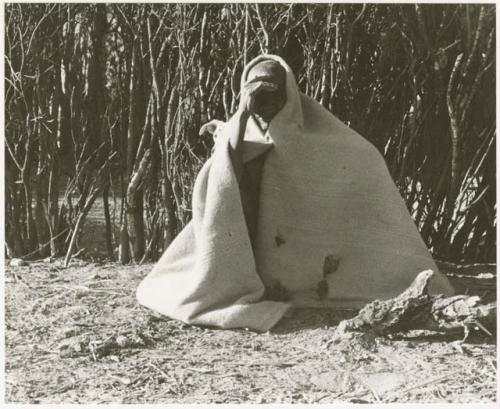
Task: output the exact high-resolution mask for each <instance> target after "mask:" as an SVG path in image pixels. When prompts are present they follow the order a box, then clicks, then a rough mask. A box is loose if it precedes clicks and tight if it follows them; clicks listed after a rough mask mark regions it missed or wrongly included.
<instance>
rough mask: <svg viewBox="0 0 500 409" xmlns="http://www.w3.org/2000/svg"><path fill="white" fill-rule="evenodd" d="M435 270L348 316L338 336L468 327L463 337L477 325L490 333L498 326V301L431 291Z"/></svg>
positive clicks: (465, 328) (423, 274)
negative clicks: (351, 316)
mask: <svg viewBox="0 0 500 409" xmlns="http://www.w3.org/2000/svg"><path fill="white" fill-rule="evenodd" d="M432 275H433V272H432V270H426V271H422V272H421V273H420V274H419V275H418V276H417V277H416V278H415V280H414V281H413V283H412V284H411V285H410V286H409V287H408V288H407V289H406V290H405V291H404V292H403V293H401V294H400V295H398V296H397V297H395V298H391V299H389V300H375V301H373V302H371V303H370V304H368V305H366V306H365V307H363V308H362V309H361V310H360V311H359V313H358V314H357V315H356V316H355V317H353V318H351V319H348V320H344V321H341V322H340V323H339V325H338V326H337V328H336V329H335V334H334V338H335V339H338V338H342V337H345V336H346V335H347V334H348V333H354V332H358V333H359V332H361V333H370V334H372V335H377V336H385V335H388V334H395V333H398V332H405V331H409V330H421V329H425V330H432V331H440V332H456V331H457V330H462V329H463V331H464V338H463V341H465V339H466V338H467V337H468V335H469V331H470V329H471V328H473V327H479V328H481V329H482V330H483V331H485V332H486V333H488V334H489V335H492V334H491V332H490V331H494V330H495V327H496V303H495V302H492V303H489V304H482V303H481V298H480V297H479V296H477V295H475V296H469V295H464V294H460V295H455V296H452V297H444V296H443V295H430V294H428V293H427V287H428V284H429V280H430V278H431V277H432Z"/></svg>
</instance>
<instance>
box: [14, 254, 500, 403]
mask: <svg viewBox="0 0 500 409" xmlns="http://www.w3.org/2000/svg"><path fill="white" fill-rule="evenodd" d="M150 269H151V265H143V266H122V265H119V264H114V263H107V264H102V263H101V264H99V263H92V262H88V261H82V260H75V261H74V262H73V263H72V265H71V267H70V268H68V269H66V270H64V269H62V268H61V262H60V261H56V262H54V263H51V264H49V263H32V264H31V265H30V266H29V267H7V269H6V320H5V322H6V400H7V401H8V402H10V403H63V402H64V403H110V402H113V403H194V402H197V403H216V402H218V403H240V402H245V403H264V402H273V403H274V402H287V403H288V402H294V403H316V402H318V403H332V402H340V401H342V402H468V403H473V402H474V403H476V402H493V401H495V400H496V369H495V368H496V345H495V344H494V343H493V342H494V341H493V340H492V339H487V338H480V337H479V336H478V335H476V336H475V338H472V339H471V340H469V341H468V342H466V343H465V344H464V345H463V347H462V350H460V348H459V347H457V346H456V344H455V343H453V342H452V341H455V340H457V339H459V337H460V335H457V338H456V339H449V338H448V339H445V338H443V337H441V338H440V337H439V336H438V335H432V334H422V333H420V334H417V333H415V334H409V335H408V336H407V337H406V338H400V339H392V340H389V339H376V340H369V339H367V340H366V342H345V343H343V344H339V345H335V346H333V347H332V346H330V347H328V346H327V344H328V341H329V339H330V337H331V334H332V332H333V329H334V326H335V325H336V323H338V322H339V320H340V319H342V318H346V317H349V316H351V315H352V314H353V312H352V311H343V312H334V311H320V310H300V311H295V312H293V313H292V314H291V315H290V316H288V317H286V318H284V319H283V320H282V322H280V323H279V324H278V326H277V327H276V328H275V329H273V330H272V331H270V332H267V333H254V332H249V331H245V330H236V331H227V330H217V329H211V328H199V327H192V326H187V325H184V324H182V323H180V322H177V321H173V320H168V319H163V318H160V317H157V316H155V315H153V314H151V313H150V312H149V311H147V310H146V309H144V308H142V307H140V306H139V305H137V303H136V301H135V288H136V286H137V284H138V282H139V281H140V279H141V278H142V277H143V276H144V275H145V274H146V273H147V272H148V271H149V270H150Z"/></svg>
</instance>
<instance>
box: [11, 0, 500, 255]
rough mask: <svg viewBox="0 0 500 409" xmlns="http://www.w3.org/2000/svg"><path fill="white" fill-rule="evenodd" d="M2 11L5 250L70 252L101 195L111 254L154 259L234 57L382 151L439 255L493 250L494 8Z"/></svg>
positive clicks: (186, 194)
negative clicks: (285, 73)
mask: <svg viewBox="0 0 500 409" xmlns="http://www.w3.org/2000/svg"><path fill="white" fill-rule="evenodd" d="M5 16H6V17H5V18H6V22H5V30H6V31H5V33H6V38H5V52H6V55H5V72H6V78H5V144H6V156H5V169H6V172H5V175H6V191H5V197H6V201H5V203H6V209H5V211H6V217H5V219H6V251H7V255H8V256H11V257H12V256H17V257H19V256H26V255H28V256H31V257H44V256H47V255H49V254H50V255H53V256H57V255H64V254H66V257H67V260H68V261H69V259H70V257H71V254H72V253H73V252H74V251H75V250H76V249H77V248H78V238H79V236H80V234H81V232H82V231H83V229H84V228H85V220H86V216H87V215H88V212H89V210H90V209H91V208H92V206H93V205H94V204H95V201H96V200H97V199H99V200H102V201H103V208H104V219H105V222H106V232H107V233H106V242H107V251H108V254H109V256H110V257H113V254H114V251H113V250H114V249H116V248H119V253H118V257H119V259H120V260H121V261H122V262H129V261H131V260H132V261H141V260H144V259H157V258H158V257H159V255H160V254H161V253H162V251H163V250H164V249H165V248H166V247H167V246H168V245H169V243H170V242H171V240H172V239H173V237H174V236H175V235H176V233H178V232H179V230H180V229H181V228H182V227H183V226H184V225H185V223H186V222H187V221H188V220H189V218H190V198H191V189H192V185H193V182H194V177H195V175H196V173H197V171H198V170H199V169H200V167H201V165H202V164H203V162H204V161H205V160H206V158H207V157H208V155H209V151H210V147H211V141H210V140H209V139H208V138H201V137H199V136H198V130H199V128H200V125H202V124H203V123H205V122H206V121H208V120H210V119H212V118H217V119H223V120H225V119H227V118H229V117H230V116H231V114H232V113H233V112H234V111H235V109H236V108H237V103H238V97H239V95H238V93H239V76H240V74H241V71H242V69H243V67H244V65H245V64H246V63H247V62H248V61H249V60H250V59H251V58H253V57H254V56H256V55H258V54H260V53H262V52H270V53H275V54H279V55H281V56H283V57H284V58H285V60H287V61H288V62H289V64H290V65H291V67H292V68H293V70H294V72H295V73H296V77H297V80H298V83H299V86H300V88H301V90H302V91H303V92H305V93H306V94H308V95H310V96H313V97H314V98H315V99H317V100H318V101H320V102H321V103H322V104H323V105H324V106H325V107H327V108H328V109H330V110H331V111H332V112H333V113H334V114H335V115H337V116H338V117H339V118H340V119H342V120H343V121H344V122H346V123H348V124H349V125H350V126H351V127H353V128H354V129H355V130H357V131H358V132H360V133H361V134H362V135H363V136H365V137H366V138H368V139H369V140H370V141H372V142H373V143H374V144H375V145H376V146H377V147H378V149H379V150H380V151H381V152H382V153H383V155H384V157H385V158H386V161H387V164H388V166H389V169H390V171H391V174H392V176H393V178H394V180H395V182H396V183H397V185H398V187H399V188H400V191H401V194H402V195H403V197H404V198H405V200H406V202H407V205H408V208H409V209H410V211H411V214H412V216H413V218H414V220H415V222H416V223H417V225H418V228H419V229H420V231H421V233H422V235H423V237H424V239H425V241H426V243H427V244H428V245H429V247H430V248H431V249H432V251H433V252H434V254H435V255H436V256H437V257H439V258H442V259H448V260H454V261H459V260H461V261H493V260H494V259H495V257H496V254H495V245H496V243H495V229H496V219H495V212H496V211H495V208H496V203H495V196H496V193H495V6H494V5H449V4H448V5H411V4H408V5H383V4H378V5H359V4H358V5H345V4H335V5H328V4H323V5H304V4H292V5H288V4H279V5H274V4H266V5H264V4H261V5H256V4H227V5H224V4H218V5H214V4H165V5H163V4H154V5H134V4H108V5H105V4H102V3H101V4H8V5H6V13H5ZM362 165H363V164H362V163H360V166H362ZM110 198H113V199H114V202H116V203H119V206H120V208H119V211H120V212H119V213H120V217H119V220H117V221H116V222H117V224H119V226H117V227H118V228H119V234H117V235H116V236H115V234H114V231H115V226H114V222H113V218H112V217H111V215H110ZM117 230H118V229H117ZM115 255H116V252H115Z"/></svg>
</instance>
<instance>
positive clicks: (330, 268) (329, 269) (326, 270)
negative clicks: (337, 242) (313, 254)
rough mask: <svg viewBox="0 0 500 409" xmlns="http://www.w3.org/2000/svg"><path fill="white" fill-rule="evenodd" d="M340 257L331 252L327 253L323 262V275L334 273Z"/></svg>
mask: <svg viewBox="0 0 500 409" xmlns="http://www.w3.org/2000/svg"><path fill="white" fill-rule="evenodd" d="M339 263H340V258H339V257H337V256H334V255H333V254H328V255H327V256H326V257H325V261H324V262H323V277H326V276H327V275H329V274H333V273H335V271H337V269H338V268H339Z"/></svg>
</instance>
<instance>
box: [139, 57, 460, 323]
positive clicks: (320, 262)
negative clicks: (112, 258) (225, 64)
mask: <svg viewBox="0 0 500 409" xmlns="http://www.w3.org/2000/svg"><path fill="white" fill-rule="evenodd" d="M263 59H273V60H275V61H278V62H279V63H280V64H281V65H282V66H283V68H284V69H285V71H286V93H287V102H286V104H285V106H284V107H283V109H282V110H281V111H280V112H279V113H278V114H277V115H276V117H275V118H274V119H273V120H272V121H271V123H270V126H269V128H268V130H267V132H266V133H265V134H263V133H262V132H261V131H260V128H259V127H258V126H257V125H256V123H255V122H254V120H253V119H252V118H250V120H249V122H248V124H247V127H246V131H245V136H244V142H243V143H244V145H243V161H244V162H248V161H250V160H252V159H255V158H256V157H257V156H259V155H261V154H263V153H266V155H267V157H266V159H265V162H264V165H263V168H262V179H261V185H260V197H259V212H258V215H257V231H256V237H255V242H254V243H253V244H254V248H253V249H252V243H251V242H250V239H249V234H248V229H247V226H246V223H245V216H244V212H243V206H242V202H241V196H240V191H239V186H238V181H237V179H236V176H235V173H234V169H233V166H232V163H231V158H230V154H229V135H230V133H231V132H236V131H237V130H235V127H236V126H237V121H235V120H234V117H233V119H231V120H229V121H228V122H227V123H225V124H224V125H223V126H222V127H221V128H220V129H218V137H217V140H216V146H215V149H214V152H213V155H212V156H211V158H210V159H209V160H208V161H207V162H206V163H205V165H204V166H203V168H202V169H201V171H200V173H199V175H198V176H197V179H196V182H195V185H194V191H193V198H192V209H193V218H192V220H191V221H190V222H189V223H188V225H187V226H186V227H185V228H184V230H183V231H182V232H181V233H180V234H179V235H178V236H177V237H176V238H175V240H174V241H173V242H172V244H171V245H170V246H169V247H168V249H167V250H166V251H165V253H164V254H163V256H162V257H161V259H160V260H159V261H158V263H157V264H156V266H155V267H154V269H153V271H152V272H151V273H150V274H149V275H148V276H147V277H146V278H145V279H144V280H143V281H142V282H141V284H140V285H139V288H138V290H137V298H138V300H139V302H140V303H141V304H143V305H145V306H147V307H149V308H151V309H153V310H155V311H157V312H159V313H162V314H164V315H167V316H169V317H172V318H175V319H179V320H182V321H184V322H186V323H191V324H201V325H212V326H218V327H222V328H251V329H254V330H262V331H265V330H268V329H269V328H271V327H272V326H273V325H275V324H276V323H277V321H278V320H279V319H280V318H281V317H282V316H283V314H284V313H285V311H286V310H287V309H288V308H289V305H290V304H288V303H283V302H274V301H262V296H263V294H264V288H265V286H272V285H274V284H275V283H276V282H279V284H280V286H282V287H283V288H285V289H286V290H287V291H288V293H289V294H290V295H291V297H292V299H291V304H295V305H302V306H329V307H335V306H343V307H346V306H349V307H360V306H362V305H364V304H365V303H367V302H369V301H371V300H373V299H375V298H379V299H385V298H390V297H393V296H395V295H397V294H398V293H400V292H401V291H403V290H404V289H405V288H406V287H407V286H408V285H409V284H410V283H411V281H412V280H413V279H414V278H415V276H416V275H417V274H418V273H419V272H421V271H422V270H426V269H432V270H434V271H435V272H436V274H435V276H434V278H433V280H432V281H431V284H430V288H429V290H430V292H431V293H443V294H445V295H450V294H452V293H453V290H452V287H451V285H450V283H449V282H448V281H447V279H446V277H444V276H443V275H441V274H439V273H438V270H437V267H436V265H435V264H434V262H433V260H432V257H431V256H430V254H429V251H428V250H427V248H426V246H425V244H424V242H423V240H422V238H421V237H420V234H419V233H418V230H417V229H416V226H415V224H414V222H413V221H412V219H411V217H410V215H409V213H408V211H407V208H406V206H405V203H404V201H403V199H402V198H401V196H400V194H399V192H398V189H397V188H396V186H395V184H394V182H393V181H392V179H391V176H390V174H389V172H388V169H387V167H386V164H385V162H384V159H383V157H382V156H381V154H380V153H379V152H378V150H377V149H376V148H375V147H374V146H373V145H372V144H371V143H369V142H368V141H367V140H365V139H364V138H363V137H361V136H360V135H359V134H357V133H356V132H355V131H353V130H352V129H350V128H349V127H348V126H346V125H344V124H343V123H342V122H341V121H340V120H338V119H337V118H336V117H335V116H333V115H332V114H331V113H330V112H329V111H327V110H326V109H324V108H323V107H322V106H321V105H320V104H319V103H318V102H316V101H314V100H313V99H311V98H309V97H307V96H305V95H303V94H302V93H300V92H299V90H298V88H297V84H296V82H295V78H294V76H293V73H292V72H291V70H290V67H289V66H288V65H287V64H286V63H285V62H284V61H283V60H282V59H281V58H279V57H276V56H269V55H268V56H260V57H257V58H256V59H254V60H253V61H251V62H250V63H249V64H248V65H247V67H246V68H245V70H244V72H243V75H242V85H243V83H244V81H245V79H246V77H247V74H248V71H249V69H250V68H251V67H252V66H253V65H255V64H256V63H257V62H259V61H261V60H263ZM325 260H326V261H325Z"/></svg>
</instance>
